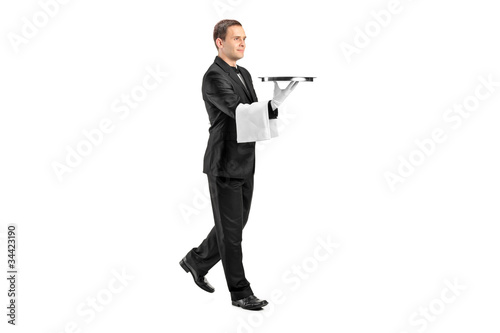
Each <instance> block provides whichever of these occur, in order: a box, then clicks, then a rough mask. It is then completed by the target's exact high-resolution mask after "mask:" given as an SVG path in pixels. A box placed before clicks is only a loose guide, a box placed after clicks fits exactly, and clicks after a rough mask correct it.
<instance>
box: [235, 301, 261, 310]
mask: <svg viewBox="0 0 500 333" xmlns="http://www.w3.org/2000/svg"><path fill="white" fill-rule="evenodd" d="M231 303H232V304H233V305H234V306H236V307H238V308H242V309H244V310H256V309H260V308H263V307H264V306H266V305H267V304H269V303H268V302H266V303H264V304H261V305H255V306H252V307H246V308H245V307H242V306H241V305H239V304H238V303H236V302H231Z"/></svg>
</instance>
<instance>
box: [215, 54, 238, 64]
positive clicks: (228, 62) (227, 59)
mask: <svg viewBox="0 0 500 333" xmlns="http://www.w3.org/2000/svg"><path fill="white" fill-rule="evenodd" d="M219 58H221V59H222V60H224V61H225V62H226V63H227V64H228V65H229V66H233V67H236V60H231V59H229V58H228V57H226V56H225V55H224V53H222V52H219Z"/></svg>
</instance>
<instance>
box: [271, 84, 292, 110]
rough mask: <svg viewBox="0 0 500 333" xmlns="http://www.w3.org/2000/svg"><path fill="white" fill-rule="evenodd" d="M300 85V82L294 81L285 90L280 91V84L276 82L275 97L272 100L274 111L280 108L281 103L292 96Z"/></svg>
mask: <svg viewBox="0 0 500 333" xmlns="http://www.w3.org/2000/svg"><path fill="white" fill-rule="evenodd" d="M297 84H299V81H292V82H290V83H289V84H288V86H287V87H286V88H285V89H280V87H279V86H278V83H277V82H276V81H274V96H273V99H272V100H271V105H272V107H273V109H276V108H278V107H279V106H280V105H281V103H283V102H284V101H285V99H286V98H287V97H288V95H290V93H291V92H292V91H293V90H294V89H295V87H296V86H297Z"/></svg>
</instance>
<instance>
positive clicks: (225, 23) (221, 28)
mask: <svg viewBox="0 0 500 333" xmlns="http://www.w3.org/2000/svg"><path fill="white" fill-rule="evenodd" d="M233 25H239V26H240V27H241V26H242V25H241V23H240V22H238V21H236V20H222V21H219V22H218V23H217V24H216V25H215V27H214V43H215V47H216V48H217V51H219V48H218V47H217V42H216V40H217V38H220V39H222V40H224V41H225V40H226V35H227V28H229V27H231V26H233Z"/></svg>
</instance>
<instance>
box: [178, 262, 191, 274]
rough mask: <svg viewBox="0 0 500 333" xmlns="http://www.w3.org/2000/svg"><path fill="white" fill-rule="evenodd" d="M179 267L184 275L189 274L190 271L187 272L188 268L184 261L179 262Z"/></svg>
mask: <svg viewBox="0 0 500 333" xmlns="http://www.w3.org/2000/svg"><path fill="white" fill-rule="evenodd" d="M179 265H181V267H182V269H183V270H185V271H186V273H190V272H191V271H190V270H189V267H187V265H186V263H185V262H184V260H181V261H180V262H179Z"/></svg>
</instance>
